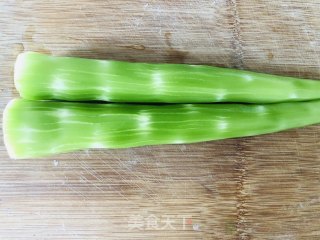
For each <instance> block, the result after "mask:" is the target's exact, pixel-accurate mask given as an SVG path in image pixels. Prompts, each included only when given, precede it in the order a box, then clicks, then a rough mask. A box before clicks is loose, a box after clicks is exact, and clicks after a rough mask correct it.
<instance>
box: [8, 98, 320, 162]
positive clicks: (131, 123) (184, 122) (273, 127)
mask: <svg viewBox="0 0 320 240" xmlns="http://www.w3.org/2000/svg"><path fill="white" fill-rule="evenodd" d="M319 122H320V100H317V101H309V102H298V103H276V104H266V105H254V104H173V105H161V106H155V105H130V104H87V103H70V102H48V101H29V100H23V99H16V100H12V101H11V102H10V103H9V104H8V105H7V107H6V109H5V112H4V120H3V124H4V129H3V130H4V139H5V144H6V146H7V149H8V151H9V154H10V156H11V157H12V158H31V157H41V156H47V155H51V154H57V153H63V152H69V151H73V150H79V149H86V148H125V147H137V146H144V145H154V144H176V143H193V142H200V141H209V140H217V139H225V138H233V137H243V136H253V135H258V134H264V133H271V132H277V131H281V130H284V129H289V128H296V127H302V126H305V125H309V124H315V123H319Z"/></svg>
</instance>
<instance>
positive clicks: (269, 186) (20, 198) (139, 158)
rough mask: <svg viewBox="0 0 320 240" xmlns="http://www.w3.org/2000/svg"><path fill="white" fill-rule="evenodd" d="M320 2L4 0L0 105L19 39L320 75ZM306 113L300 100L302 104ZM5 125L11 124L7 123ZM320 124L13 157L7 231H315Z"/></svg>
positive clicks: (142, 57) (61, 51)
mask: <svg viewBox="0 0 320 240" xmlns="http://www.w3.org/2000/svg"><path fill="white" fill-rule="evenodd" d="M319 10H320V3H319V1H312V0H305V1H298V0H290V1H289V0H284V1H276V0H271V1H270V0H268V1H267V0H262V1H254V0H246V1H243V0H212V1H195V0H191V1H187V0H185V1H184V0H179V1H142V0H140V1H138V0H134V1H124V0H121V1H116V0H109V1H100V0H92V1H85V0H79V1H58V0H52V1H49V0H44V1H30V0H26V1H23V0H15V1H14V0H6V1H1V2H0V81H1V82H0V84H1V89H0V96H1V100H0V107H1V109H3V108H4V106H5V104H6V103H7V102H8V101H9V100H10V99H12V98H14V97H17V96H18V94H17V92H16V90H15V89H14V86H13V64H14V61H15V58H16V56H17V55H18V54H19V53H20V52H23V51H29V50H32V51H38V52H43V53H49V54H54V55H70V56H81V57H89V58H100V59H116V60H128V61H143V62H172V63H191V64H208V65H215V66H225V67H236V68H242V69H249V70H252V71H260V72H266V73H274V74H281V75H287V76H300V77H305V78H314V79H320V61H319V56H320V11H319ZM297 114H298V113H297ZM1 134H2V133H1ZM319 139H320V126H319V125H318V126H310V127H306V128H303V129H296V130H290V131H285V132H281V133H276V134H268V135H264V136H258V137H250V138H242V139H230V140H225V141H215V142H207V143H200V144H190V145H168V146H154V147H142V148H132V149H124V150H88V151H78V152H74V153H70V154H62V155H59V156H53V157H49V158H43V159H37V160H36V159H29V160H10V159H9V158H8V156H7V153H6V150H5V148H4V146H3V140H2V136H1V140H0V141H1V143H0V158H1V164H0V239H320V228H319V226H320V150H319V146H320V144H319Z"/></svg>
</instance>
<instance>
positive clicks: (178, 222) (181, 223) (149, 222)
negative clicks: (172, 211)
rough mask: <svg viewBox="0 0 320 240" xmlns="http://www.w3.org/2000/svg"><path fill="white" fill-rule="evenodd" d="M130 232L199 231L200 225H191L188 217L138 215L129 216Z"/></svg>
mask: <svg viewBox="0 0 320 240" xmlns="http://www.w3.org/2000/svg"><path fill="white" fill-rule="evenodd" d="M128 228H129V229H130V230H187V229H193V230H194V231H200V230H201V229H200V224H198V223H193V221H192V216H190V215H161V216H156V215H154V214H150V215H148V216H143V215H140V214H137V215H131V216H130V217H129V219H128Z"/></svg>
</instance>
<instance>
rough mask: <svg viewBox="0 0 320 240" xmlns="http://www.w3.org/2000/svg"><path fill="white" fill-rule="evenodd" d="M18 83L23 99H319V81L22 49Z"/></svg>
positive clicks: (228, 100) (267, 100) (192, 101)
mask: <svg viewBox="0 0 320 240" xmlns="http://www.w3.org/2000/svg"><path fill="white" fill-rule="evenodd" d="M14 78H15V85H16V88H17V89H18V91H19V93H20V95H21V96H22V97H23V98H25V99H30V100H42V99H59V100H67V101H92V100H101V101H111V102H146V103H152V102H162V103H209V102H246V103H274V102H287V101H302V100H314V99H320V94H319V93H320V81H314V80H306V79H298V78H291V77H283V76H275V75H269V74H262V73H254V72H249V71H241V70H235V69H227V68H218V67H210V66H201V65H187V64H148V63H129V62H120V61H106V60H92V59H84V58H73V57H54V56H49V55H44V54H39V53H33V52H27V53H23V54H20V55H19V57H18V58H17V61H16V65H15V77H14Z"/></svg>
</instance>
